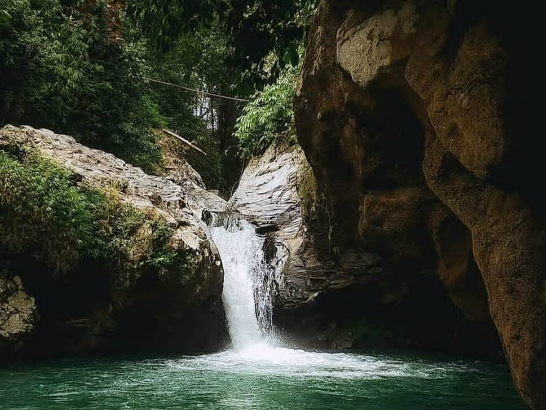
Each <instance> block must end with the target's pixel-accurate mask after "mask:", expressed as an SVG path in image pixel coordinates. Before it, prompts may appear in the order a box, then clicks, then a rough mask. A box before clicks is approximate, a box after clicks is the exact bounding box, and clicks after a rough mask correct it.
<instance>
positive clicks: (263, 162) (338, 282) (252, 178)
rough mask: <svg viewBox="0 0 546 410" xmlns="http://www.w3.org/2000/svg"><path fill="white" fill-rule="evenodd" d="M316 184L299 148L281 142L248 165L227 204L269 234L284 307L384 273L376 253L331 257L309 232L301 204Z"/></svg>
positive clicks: (270, 253)
mask: <svg viewBox="0 0 546 410" xmlns="http://www.w3.org/2000/svg"><path fill="white" fill-rule="evenodd" d="M313 180H314V177H313V175H312V172H311V170H310V169H309V164H308V163H307V160H306V159H305V156H304V154H303V152H302V150H301V148H300V147H299V145H297V144H295V145H291V144H290V143H289V142H288V141H284V140H281V141H278V142H276V143H273V144H272V145H271V146H270V147H269V148H268V149H267V150H266V151H265V153H264V154H263V155H261V156H259V157H256V158H254V159H252V160H251V161H250V162H249V164H248V165H247V167H246V169H245V171H244V173H243V175H242V177H241V181H240V182H239V186H238V188H237V190H236V191H235V193H234V194H233V196H232V198H231V199H230V201H229V203H228V208H229V209H232V210H236V211H237V212H240V213H241V214H243V215H245V216H246V217H247V218H248V219H249V220H251V221H252V222H253V223H255V224H256V226H257V228H258V232H260V233H264V234H266V235H268V239H267V241H266V247H267V250H266V256H267V257H268V258H269V262H270V263H271V264H272V265H273V266H274V269H273V270H274V271H276V273H275V282H276V288H275V290H274V292H275V296H276V297H275V300H276V303H277V305H279V306H281V307H282V308H297V307H300V306H302V305H305V304H308V303H311V302H313V301H314V300H315V299H316V298H317V296H319V295H320V294H322V293H327V292H329V291H332V290H335V289H342V288H346V287H348V286H350V285H353V284H356V283H362V282H365V281H369V280H370V277H371V276H373V274H374V272H375V273H377V272H379V271H381V269H380V268H379V266H378V262H379V256H378V255H375V254H371V253H370V254H368V253H365V252H362V253H359V252H354V251H353V250H348V251H344V252H342V253H341V254H339V255H336V257H335V258H334V257H333V256H330V257H329V256H328V251H327V249H326V247H325V246H324V247H323V246H322V244H321V243H320V242H321V240H320V239H319V238H317V235H316V232H314V231H313V230H311V231H310V230H308V228H307V225H306V223H305V210H304V205H303V204H302V200H303V201H305V193H306V192H307V193H308V194H309V195H313V193H312V192H308V191H310V190H312V189H314V188H313V187H309V186H308V185H310V184H311V185H312V184H314V181H313ZM317 241H318V242H319V243H317Z"/></svg>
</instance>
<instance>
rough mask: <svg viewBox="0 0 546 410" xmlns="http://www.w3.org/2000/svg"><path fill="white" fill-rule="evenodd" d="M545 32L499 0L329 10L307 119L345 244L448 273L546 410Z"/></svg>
mask: <svg viewBox="0 0 546 410" xmlns="http://www.w3.org/2000/svg"><path fill="white" fill-rule="evenodd" d="M532 19H533V18H532V16H529V15H528V13H527V12H525V11H523V8H522V9H521V10H519V9H518V8H516V7H511V6H510V5H508V4H506V5H505V4H502V5H501V4H498V3H493V2H489V1H484V2H480V4H479V5H477V4H475V3H473V2H470V1H464V0H460V1H456V2H439V1H433V0H429V1H421V2H416V1H409V0H408V1H376V2H368V3H366V4H360V3H359V2H354V1H341V2H337V1H336V2H334V1H323V2H322V3H321V5H320V7H319V10H318V12H317V15H316V18H315V23H314V26H313V29H312V31H311V34H310V37H309V46H308V50H307V52H306V56H305V61H304V67H303V70H302V74H301V77H300V80H299V85H298V90H297V95H296V98H295V111H296V125H297V130H298V139H299V141H300V144H301V146H302V148H303V150H304V152H305V155H306V156H307V158H308V160H309V163H310V164H311V166H312V168H313V170H314V173H315V175H316V177H317V181H318V185H319V187H320V189H321V190H323V191H324V193H325V195H326V196H327V198H328V200H329V204H330V212H331V215H332V219H333V221H334V223H333V229H334V231H335V235H334V236H337V237H339V238H341V239H340V241H343V242H344V243H346V244H363V245H364V246H367V247H369V249H370V250H371V251H375V252H378V253H380V254H381V256H382V258H383V259H384V260H385V261H388V262H389V263H390V264H391V265H392V266H397V267H404V266H411V265H414V266H421V267H423V268H424V269H427V270H433V271H435V272H436V274H437V275H438V277H439V279H440V280H441V281H442V282H443V283H444V285H445V286H446V288H447V290H448V291H449V294H450V297H451V300H452V301H453V302H454V303H455V304H456V305H457V306H458V307H459V308H460V309H461V310H462V311H463V312H464V314H465V316H467V317H468V318H470V319H472V320H474V321H485V322H487V321H488V320H489V317H490V318H491V319H492V320H493V323H494V324H495V326H496V328H497V330H498V333H499V335H500V337H501V340H502V343H503V346H504V350H505V352H506V356H507V358H508V361H509V363H510V366H511V369H512V374H513V378H514V381H515V384H516V387H517V388H518V390H519V391H520V393H521V395H522V397H523V399H524V400H525V401H526V403H528V404H529V405H530V406H531V407H532V408H534V409H546V394H544V390H543V386H544V385H546V293H545V292H544V289H545V288H546V275H545V273H544V272H545V266H544V258H543V254H544V251H545V250H546V242H545V233H546V229H545V226H544V221H545V219H546V218H545V213H544V202H543V198H541V195H539V194H538V193H537V189H536V187H534V188H533V182H532V181H533V180H534V178H533V177H532V175H533V172H535V173H536V169H540V168H541V165H540V164H541V163H542V162H543V161H541V160H540V155H541V154H539V153H540V152H543V150H542V147H543V144H542V141H541V140H540V139H537V138H533V137H531V135H534V134H535V135H536V132H533V128H534V127H537V126H538V124H537V123H536V118H539V117H538V116H535V115H533V113H532V106H531V104H529V92H530V90H531V88H526V87H530V86H531V82H532V80H531V79H530V78H536V77H533V70H534V68H528V67H527V65H526V64H525V55H529V53H531V51H532V49H533V47H534V45H533V44H534V43H533V40H532V39H533V38H535V37H534V36H533V33H532V30H534V29H535V27H538V26H537V25H536V24H534V22H532V21H531V20H532ZM523 22H525V23H523ZM533 167H534V168H535V170H534V171H533Z"/></svg>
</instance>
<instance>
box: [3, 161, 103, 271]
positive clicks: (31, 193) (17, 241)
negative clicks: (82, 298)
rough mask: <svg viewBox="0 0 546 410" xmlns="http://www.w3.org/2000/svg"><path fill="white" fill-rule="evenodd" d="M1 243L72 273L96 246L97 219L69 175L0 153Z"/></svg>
mask: <svg viewBox="0 0 546 410" xmlns="http://www.w3.org/2000/svg"><path fill="white" fill-rule="evenodd" d="M0 227H1V232H0V243H1V244H2V246H7V247H8V249H10V250H12V251H15V252H20V251H25V250H29V249H32V250H33V252H34V253H35V254H36V256H37V257H38V258H40V259H42V260H44V261H45V262H46V263H48V264H49V265H51V266H52V267H53V268H54V269H55V270H63V271H64V270H68V269H70V268H72V267H74V266H75V265H76V264H77V262H78V259H79V257H80V256H81V253H82V251H83V250H85V249H88V248H89V247H90V246H91V244H92V243H93V231H94V228H93V215H92V213H91V211H90V209H89V207H88V206H87V203H86V200H85V197H84V196H83V195H82V194H81V193H80V192H79V191H78V190H76V189H75V188H73V187H72V186H71V183H70V180H69V174H68V173H67V172H65V171H63V170H62V169H60V168H59V167H57V166H55V165H54V164H52V163H51V162H49V161H47V160H44V159H42V158H40V157H39V156H37V155H36V154H29V155H26V156H25V158H24V160H23V162H19V161H17V160H16V159H14V158H12V157H10V156H8V155H7V154H3V153H0Z"/></svg>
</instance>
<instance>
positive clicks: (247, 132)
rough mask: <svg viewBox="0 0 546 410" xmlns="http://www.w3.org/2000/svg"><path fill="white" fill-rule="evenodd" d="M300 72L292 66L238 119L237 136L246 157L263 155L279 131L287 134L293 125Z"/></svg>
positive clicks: (253, 101)
mask: <svg viewBox="0 0 546 410" xmlns="http://www.w3.org/2000/svg"><path fill="white" fill-rule="evenodd" d="M297 73H298V70H297V68H295V67H289V68H288V69H287V70H286V71H285V72H283V73H282V75H281V76H280V77H279V78H278V80H277V81H276V82H275V83H274V84H272V85H268V86H266V87H265V88H264V90H263V91H262V92H260V93H257V95H256V97H255V98H254V99H253V100H252V102H250V103H249V104H247V105H246V106H245V108H244V109H243V114H242V115H241V116H240V117H239V118H238V119H237V124H236V126H235V136H236V137H237V139H238V140H239V143H240V153H241V155H242V156H243V157H244V158H249V157H251V156H253V155H258V154H260V153H262V152H263V151H264V149H265V148H267V146H269V144H270V143H271V142H272V141H273V139H274V138H275V136H276V135H277V134H278V133H279V132H282V131H286V130H287V129H288V128H289V127H290V125H291V124H292V121H293V116H294V111H293V109H292V99H293V96H294V84H295V81H296V76H297Z"/></svg>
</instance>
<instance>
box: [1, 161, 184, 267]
mask: <svg viewBox="0 0 546 410" xmlns="http://www.w3.org/2000/svg"><path fill="white" fill-rule="evenodd" d="M14 151H17V150H14ZM172 234H173V230H172V228H171V227H170V226H169V225H168V224H167V223H166V222H165V221H164V219H163V218H162V217H160V216H159V215H156V214H154V213H153V212H152V211H149V212H147V213H146V212H143V211H140V210H138V209H136V208H134V207H132V206H129V205H127V204H124V203H122V202H121V200H120V199H119V196H118V194H117V190H116V189H114V188H112V189H111V190H109V191H106V192H103V191H98V190H94V189H89V188H85V187H76V186H74V185H73V183H72V182H71V175H70V174H69V173H68V172H67V171H65V170H63V169H62V168H60V167H59V166H58V165H56V164H55V163H53V162H51V161H50V160H48V159H44V158H42V157H41V156H39V155H37V154H36V153H34V152H25V151H19V152H17V157H16V156H13V155H8V154H7V153H4V152H0V245H1V246H2V247H3V248H5V249H7V250H9V251H10V252H12V253H19V254H25V253H27V254H28V253H31V254H33V255H34V256H35V257H36V258H37V259H38V260H41V261H43V262H44V263H46V264H47V265H48V266H50V267H51V269H52V270H54V271H56V272H61V273H67V272H70V271H72V270H74V269H75V268H76V267H77V266H78V264H79V263H84V262H85V261H88V260H95V261H101V262H102V263H103V264H106V265H110V267H111V269H112V270H120V271H123V272H130V271H131V270H135V269H138V270H143V269H144V270H145V269H153V270H156V271H158V272H159V273H165V272H167V271H175V272H178V273H180V272H181V269H182V268H183V266H184V261H185V254H183V253H181V252H180V251H176V250H174V249H172V248H171V247H170V246H169V240H170V238H171V236H172Z"/></svg>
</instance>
